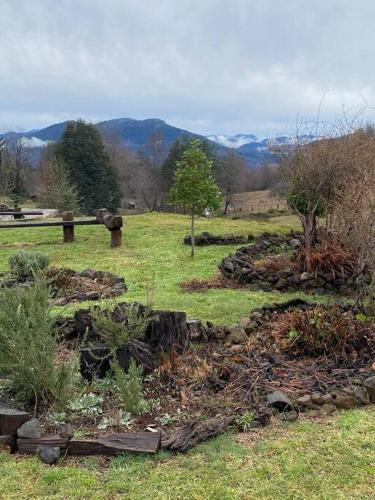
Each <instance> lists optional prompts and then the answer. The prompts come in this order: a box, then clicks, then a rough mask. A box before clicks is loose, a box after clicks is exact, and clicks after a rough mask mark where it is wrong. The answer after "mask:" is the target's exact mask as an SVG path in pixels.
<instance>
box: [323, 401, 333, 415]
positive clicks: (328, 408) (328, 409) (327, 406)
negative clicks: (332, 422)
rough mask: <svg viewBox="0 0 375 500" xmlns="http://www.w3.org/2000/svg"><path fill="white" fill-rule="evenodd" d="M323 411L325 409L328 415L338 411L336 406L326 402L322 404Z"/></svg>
mask: <svg viewBox="0 0 375 500" xmlns="http://www.w3.org/2000/svg"><path fill="white" fill-rule="evenodd" d="M321 408H322V411H324V412H325V413H326V414H327V415H331V414H332V413H334V412H335V411H336V408H335V407H334V406H333V405H331V404H329V403H324V404H323V405H322V406H321Z"/></svg>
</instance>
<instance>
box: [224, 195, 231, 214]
mask: <svg viewBox="0 0 375 500" xmlns="http://www.w3.org/2000/svg"><path fill="white" fill-rule="evenodd" d="M229 202H230V191H229V190H228V191H227V193H226V195H225V202H224V214H223V215H227V213H228V206H229Z"/></svg>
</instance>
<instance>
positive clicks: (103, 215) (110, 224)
mask: <svg viewBox="0 0 375 500" xmlns="http://www.w3.org/2000/svg"><path fill="white" fill-rule="evenodd" d="M96 220H97V221H98V222H100V223H101V224H104V225H105V226H106V227H107V229H108V230H109V231H110V233H111V247H112V248H116V247H120V246H121V243H122V230H121V228H122V217H121V215H113V214H111V213H110V212H108V210H107V209H105V208H100V209H99V210H98V211H97V212H96Z"/></svg>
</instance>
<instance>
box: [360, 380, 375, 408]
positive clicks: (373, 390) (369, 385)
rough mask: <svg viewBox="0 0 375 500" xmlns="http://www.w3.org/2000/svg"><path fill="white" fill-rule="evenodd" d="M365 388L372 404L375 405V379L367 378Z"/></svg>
mask: <svg viewBox="0 0 375 500" xmlns="http://www.w3.org/2000/svg"><path fill="white" fill-rule="evenodd" d="M363 386H364V388H365V389H366V391H367V394H368V397H369V400H370V403H375V377H370V378H367V379H366V380H365V381H364V383H363Z"/></svg>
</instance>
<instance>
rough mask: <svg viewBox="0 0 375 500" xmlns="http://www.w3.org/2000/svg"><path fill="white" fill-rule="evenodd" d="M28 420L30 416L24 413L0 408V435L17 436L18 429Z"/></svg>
mask: <svg viewBox="0 0 375 500" xmlns="http://www.w3.org/2000/svg"><path fill="white" fill-rule="evenodd" d="M28 420H30V415H29V414H28V413H26V412H25V411H20V410H15V409H14V408H0V435H12V434H17V430H18V429H19V427H21V425H22V424H24V423H25V422H27V421H28Z"/></svg>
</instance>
